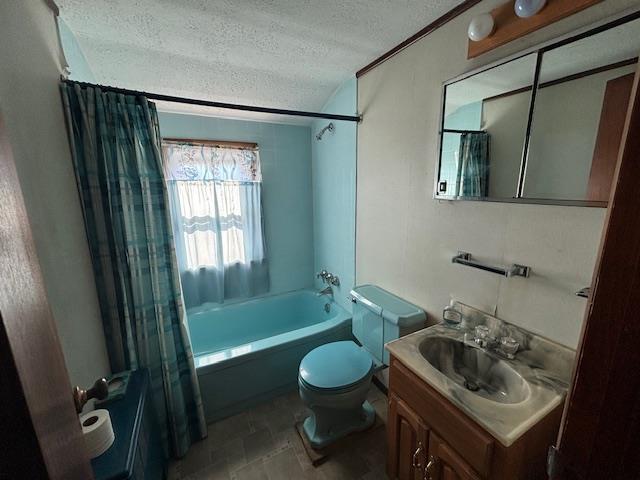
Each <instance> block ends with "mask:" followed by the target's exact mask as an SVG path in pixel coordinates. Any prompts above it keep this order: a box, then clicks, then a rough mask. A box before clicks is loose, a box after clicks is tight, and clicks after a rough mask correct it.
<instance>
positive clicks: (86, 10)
mask: <svg viewBox="0 0 640 480" xmlns="http://www.w3.org/2000/svg"><path fill="white" fill-rule="evenodd" d="M57 3H58V5H59V6H60V15H61V16H62V18H63V20H64V21H65V22H66V23H67V25H68V26H69V28H70V29H71V30H72V31H73V32H74V34H75V35H76V37H77V39H78V42H79V44H80V47H81V48H82V50H83V52H84V54H85V56H86V58H87V61H88V63H89V65H90V67H91V69H92V70H93V72H94V74H95V77H96V79H97V81H98V83H101V84H107V85H115V86H119V87H124V88H130V89H136V90H145V91H152V92H158V93H164V94H170V95H178V96H186V97H192V98H205V99H211V100H218V101H223V102H233V103H247V104H254V105H263V106H272V107H279V108H289V109H299V110H318V109H320V108H321V107H322V105H323V104H324V103H325V102H326V100H327V99H328V98H329V97H330V96H331V94H332V93H333V92H334V90H335V89H336V88H337V87H338V86H339V85H340V84H341V83H342V82H343V81H345V80H346V79H347V78H349V77H351V76H353V75H354V74H355V72H356V71H357V70H358V69H359V68H361V67H363V66H364V65H365V64H367V63H369V62H370V61H372V60H373V59H375V58H376V57H378V56H379V55H381V54H382V53H384V52H385V51H387V50H388V49H390V48H392V47H393V46H395V45H396V44H398V43H399V42H401V41H402V40H404V39H405V38H406V37H408V36H410V35H412V34H414V33H415V32H416V31H418V30H420V29H421V28H422V27H424V26H425V25H427V24H429V23H431V22H432V21H433V20H435V19H436V18H438V17H440V16H441V15H443V14H444V13H446V12H447V11H449V10H450V9H452V8H453V7H455V6H456V5H458V4H460V3H462V2H461V0H343V1H337V0H209V1H207V0H57ZM344 113H353V112H344Z"/></svg>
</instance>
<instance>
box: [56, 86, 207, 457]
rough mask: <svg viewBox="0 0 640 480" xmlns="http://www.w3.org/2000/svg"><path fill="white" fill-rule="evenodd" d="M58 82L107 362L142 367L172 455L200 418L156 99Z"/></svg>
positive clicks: (201, 430) (200, 425)
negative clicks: (151, 100)
mask: <svg viewBox="0 0 640 480" xmlns="http://www.w3.org/2000/svg"><path fill="white" fill-rule="evenodd" d="M61 90H62V99H63V104H64V108H65V113H66V119H67V128H68V131H69V140H70V145H71V152H72V157H73V162H74V167H75V173H76V180H77V183H78V191H79V194H80V200H81V203H82V209H83V213H84V220H85V227H86V231H87V238H88V241H89V248H90V251H91V258H92V262H93V268H94V272H95V278H96V287H97V291H98V297H99V301H100V308H101V313H102V319H103V325H104V332H105V337H106V341H107V349H108V352H109V359H110V362H111V369H112V370H113V371H114V372H117V371H121V370H127V369H136V368H140V367H146V368H147V369H149V372H150V375H151V388H152V392H153V400H154V405H155V410H156V412H157V413H158V416H159V423H160V425H161V427H162V428H161V430H162V432H163V443H164V445H165V449H166V450H167V452H170V453H171V454H172V455H173V456H176V457H181V456H183V455H184V454H185V453H186V451H187V449H188V448H189V445H190V444H191V443H192V441H195V440H197V439H200V438H203V437H205V436H206V424H205V421H204V414H203V408H202V401H201V398H200V389H199V386H198V381H197V378H196V373H195V367H194V362H193V354H192V351H191V345H190V343H189V338H188V334H187V330H186V326H185V323H184V320H185V319H184V315H185V313H184V306H183V303H182V296H181V291H180V283H179V277H178V270H177V263H176V256H175V251H174V246H173V239H172V234H171V223H170V218H169V205H168V201H167V192H166V188H165V183H164V178H163V173H162V172H163V170H162V158H161V150H160V133H159V128H158V116H157V113H156V109H155V105H154V104H153V103H150V102H148V101H147V99H146V98H145V97H142V96H128V95H123V94H119V93H113V92H105V91H101V90H100V89H99V88H97V87H85V86H81V85H79V84H76V83H72V82H63V83H62V84H61Z"/></svg>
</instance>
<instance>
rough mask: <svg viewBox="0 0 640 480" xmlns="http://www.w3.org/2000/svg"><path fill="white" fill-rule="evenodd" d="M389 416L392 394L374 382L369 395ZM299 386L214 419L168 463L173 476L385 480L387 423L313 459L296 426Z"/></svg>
mask: <svg viewBox="0 0 640 480" xmlns="http://www.w3.org/2000/svg"><path fill="white" fill-rule="evenodd" d="M368 399H369V401H370V402H371V403H372V405H373V406H374V408H375V409H376V412H377V413H378V416H379V417H380V418H381V419H382V420H383V421H384V422H386V420H387V399H386V397H385V396H384V394H383V393H382V392H380V390H378V388H377V387H375V386H374V385H372V386H371V390H370V392H369V396H368ZM306 415H307V413H306V409H305V407H304V405H302V402H301V401H300V398H299V397H298V392H291V393H289V394H287V395H283V396H281V397H278V398H276V399H274V400H272V401H271V402H269V403H267V404H264V405H260V406H258V407H256V408H254V409H252V410H249V411H247V412H244V413H241V414H238V415H235V416H233V417H230V418H227V419H225V420H222V421H220V422H217V423H213V424H211V425H209V437H208V438H207V439H206V440H203V441H201V442H199V443H197V444H195V445H193V446H192V447H191V449H190V450H189V453H188V454H187V456H186V457H185V458H183V459H182V460H179V461H176V462H173V463H172V464H171V466H170V468H169V480H204V479H207V480H214V479H215V480H218V479H220V480H286V479H296V480H297V479H300V480H334V479H335V480H338V479H339V480H351V479H354V480H382V479H386V478H387V477H386V475H385V473H384V467H385V459H386V435H385V428H384V426H381V427H376V428H373V429H372V430H369V431H368V432H367V433H365V434H363V435H362V436H359V437H358V441H357V442H356V441H354V442H346V446H345V449H344V451H341V452H338V453H335V454H333V455H331V456H329V458H328V460H326V461H325V462H324V463H323V464H322V465H320V466H318V467H314V466H313V465H311V462H310V461H309V458H308V457H307V454H306V453H305V451H304V448H303V446H302V442H301V441H300V438H299V437H298V434H297V432H296V431H295V428H294V425H295V422H297V421H300V420H302V419H304V418H305V417H306Z"/></svg>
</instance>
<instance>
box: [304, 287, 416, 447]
mask: <svg viewBox="0 0 640 480" xmlns="http://www.w3.org/2000/svg"><path fill="white" fill-rule="evenodd" d="M351 299H352V301H353V304H354V307H353V318H352V331H353V335H354V337H355V338H356V339H357V340H358V342H359V343H360V344H362V346H359V345H358V344H357V343H356V342H354V341H342V342H332V343H327V344H325V345H321V346H319V347H317V348H315V349H313V350H311V351H310V352H309V353H308V354H307V355H306V356H305V357H304V358H303V359H302V361H301V362H300V368H299V370H298V389H299V392H300V398H301V399H302V401H303V402H304V404H305V405H306V406H307V407H308V408H309V410H310V411H311V415H309V417H307V418H306V419H305V421H304V424H303V431H304V434H305V435H306V436H307V438H308V440H309V443H310V444H311V446H312V447H313V448H323V447H325V446H327V445H329V444H330V443H332V442H335V441H336V440H338V439H340V438H342V437H344V436H346V435H348V434H349V433H352V432H356V431H361V430H365V429H367V428H369V427H370V426H371V425H373V423H374V422H375V410H374V409H373V407H372V406H371V405H370V404H369V402H367V400H366V398H367V393H368V391H369V388H370V386H371V379H372V377H373V375H374V372H375V371H376V370H378V369H380V368H384V366H385V365H386V364H388V361H389V356H388V354H387V353H386V352H385V351H384V343H386V342H388V341H391V340H395V339H397V338H400V336H403V335H407V334H409V333H412V332H414V331H416V330H419V329H420V328H422V327H423V326H424V322H425V319H426V316H425V313H424V311H423V310H421V309H420V308H418V307H416V306H415V305H412V304H410V303H408V302H406V301H404V300H402V299H400V298H398V297H396V296H395V295H393V294H391V293H389V292H387V291H385V290H383V289H381V288H380V287H377V286H375V285H362V286H359V287H356V288H354V289H353V290H352V291H351Z"/></svg>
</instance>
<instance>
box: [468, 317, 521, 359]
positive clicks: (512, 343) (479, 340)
mask: <svg viewBox="0 0 640 480" xmlns="http://www.w3.org/2000/svg"><path fill="white" fill-rule="evenodd" d="M473 341H474V342H475V343H476V344H477V345H478V346H479V347H480V348H482V349H484V350H492V351H494V352H496V353H498V354H500V355H502V356H503V357H506V358H508V359H509V360H513V359H514V358H515V356H516V352H517V351H518V348H519V347H520V344H519V343H518V342H517V341H516V340H515V339H514V338H512V337H509V336H505V337H500V338H499V339H497V338H495V337H493V336H491V330H490V329H489V327H487V326H486V325H478V326H476V328H475V331H474V335H473Z"/></svg>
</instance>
